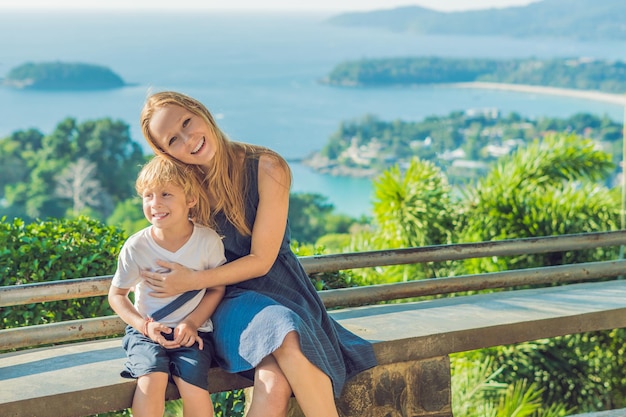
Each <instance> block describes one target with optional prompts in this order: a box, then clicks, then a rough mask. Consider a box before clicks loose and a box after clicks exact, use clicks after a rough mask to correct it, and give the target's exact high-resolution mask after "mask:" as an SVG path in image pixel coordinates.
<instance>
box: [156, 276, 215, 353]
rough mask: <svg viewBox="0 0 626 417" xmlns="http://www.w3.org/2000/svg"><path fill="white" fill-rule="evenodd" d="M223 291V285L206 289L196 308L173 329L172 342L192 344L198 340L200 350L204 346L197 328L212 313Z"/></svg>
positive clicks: (180, 344) (176, 344)
mask: <svg viewBox="0 0 626 417" xmlns="http://www.w3.org/2000/svg"><path fill="white" fill-rule="evenodd" d="M225 292H226V288H225V287H216V288H209V289H208V290H206V293H205V294H204V297H202V300H200V303H199V304H198V305H197V306H196V308H195V309H194V310H193V311H192V312H191V313H189V315H188V316H187V317H185V318H184V320H182V321H181V322H180V323H179V324H178V326H176V328H175V329H174V340H173V342H174V344H175V346H176V347H179V346H192V345H193V344H194V343H195V342H198V345H199V346H200V350H202V349H203V348H204V341H203V340H202V338H201V337H200V336H198V328H199V327H200V326H202V325H203V324H204V323H205V322H206V321H207V319H208V318H209V317H211V316H212V315H213V313H214V312H215V309H216V308H217V305H218V304H219V303H220V301H222V298H223V297H224V293H225ZM168 347H169V346H168Z"/></svg>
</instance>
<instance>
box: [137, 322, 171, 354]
mask: <svg viewBox="0 0 626 417" xmlns="http://www.w3.org/2000/svg"><path fill="white" fill-rule="evenodd" d="M144 329H145V335H146V336H147V337H149V338H150V339H151V340H152V341H154V342H156V343H158V344H159V345H161V346H163V347H165V348H168V349H171V348H172V347H177V346H171V345H172V344H173V341H168V340H167V339H165V337H164V336H163V334H170V333H172V329H170V328H169V327H167V326H164V325H162V324H161V323H159V322H158V321H146V323H145V328H144Z"/></svg>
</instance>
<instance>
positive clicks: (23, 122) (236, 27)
mask: <svg viewBox="0 0 626 417" xmlns="http://www.w3.org/2000/svg"><path fill="white" fill-rule="evenodd" d="M328 17H329V15H327V14H294V13H285V14H279V13H272V14H269V13H267V14H262V13H261V14H246V13H238V14H235V13H225V12H220V13H215V12H213V13H211V12H197V11H186V12H185V13H172V12H168V13H165V12H162V13H156V12H153V13H146V12H119V13H114V12H106V13H102V12H98V13H89V12H79V11H76V12H55V11H49V12H45V13H43V12H32V11H31V12H17V11H15V12H7V11H3V13H2V14H0V51H1V52H0V77H4V76H5V75H6V74H7V73H8V72H9V70H10V69H11V68H13V67H15V66H17V65H20V64H22V63H24V62H44V61H64V62H86V63H92V64H99V65H104V66H107V67H109V68H111V69H112V70H113V71H115V72H116V73H117V74H119V75H120V76H121V77H122V78H123V79H124V80H125V81H126V82H127V83H133V85H132V86H129V87H125V88H122V89H118V90H112V91H94V92H35V91H15V90H9V89H5V88H0V137H4V136H6V135H9V134H11V133H12V132H14V131H16V130H21V129H28V128H36V129H39V130H40V131H42V132H43V133H44V134H45V133H49V132H51V131H52V129H54V127H55V126H56V124H57V123H58V122H60V121H61V120H62V119H64V118H66V117H74V118H76V119H77V120H78V121H79V122H82V121H85V120H91V119H97V118H103V117H112V118H114V119H121V120H123V121H125V122H126V123H128V124H129V126H130V128H131V135H132V137H133V139H135V140H136V141H138V142H140V143H143V139H142V136H141V131H140V127H139V123H138V118H139V111H140V109H141V107H142V104H143V101H144V99H145V97H146V96H147V95H148V94H149V93H150V92H151V91H160V90H164V89H173V90H179V91H182V92H185V93H187V94H190V95H192V96H194V97H196V98H198V99H200V100H201V101H203V102H204V103H205V104H206V105H207V107H208V108H209V109H210V110H211V111H212V112H213V113H214V115H215V116H216V118H217V119H218V123H219V124H220V126H221V127H222V129H223V130H224V131H225V132H226V133H227V134H228V135H229V136H230V137H231V139H233V140H240V141H246V142H252V143H258V144H262V145H265V146H268V147H271V148H273V149H274V150H276V151H278V152H280V153H281V154H282V155H284V156H285V157H286V158H288V159H289V160H290V161H292V162H291V167H292V169H293V178H294V183H293V191H299V192H315V193H320V194H323V195H325V196H326V197H327V198H328V201H329V202H331V203H332V204H334V206H335V208H336V210H337V211H338V212H341V213H346V214H349V215H353V216H360V215H362V214H365V215H367V214H369V213H370V212H371V191H372V184H371V180H369V179H358V178H341V177H332V176H327V175H321V174H317V173H315V172H313V171H311V170H310V169H309V168H307V167H305V166H303V165H301V164H299V163H298V162H297V160H298V159H300V158H303V157H306V156H307V155H309V154H310V153H311V152H314V151H317V150H319V149H321V148H322V147H323V146H324V144H325V143H326V141H327V139H328V138H329V136H330V135H332V134H333V132H335V131H336V130H337V129H338V127H339V125H340V123H341V122H342V121H344V120H352V119H356V118H360V117H363V116H364V115H366V114H373V115H376V116H378V117H379V118H381V119H384V120H394V119H402V120H412V121H419V120H421V119H423V118H424V117H426V116H429V115H447V114H449V113H450V112H451V111H455V110H466V109H470V108H494V107H495V108H498V109H500V110H501V111H502V112H504V113H505V114H506V113H509V112H512V111H515V112H518V113H520V114H522V115H524V116H529V117H541V116H552V117H567V116H570V115H572V114H575V113H578V112H589V113H595V114H598V115H604V114H606V115H608V116H609V117H611V118H612V119H614V120H617V121H622V120H623V109H622V108H621V107H620V106H617V105H612V104H606V103H601V102H595V101H588V100H583V99H575V98H565V97H556V96H548V95H537V94H528V93H519V92H506V91H492V90H475V89H457V88H448V87H440V86H439V87H437V86H423V87H412V88H362V89H350V88H337V87H330V86H326V85H323V84H321V83H319V80H320V79H321V78H323V77H324V76H325V75H327V74H328V73H329V72H330V71H331V69H332V68H333V67H334V65H335V64H337V63H339V62H341V61H343V60H348V59H359V58H377V57H397V56H434V55H437V56H451V57H497V58H509V57H556V56H560V57H581V56H584V57H595V58H608V59H624V57H626V44H624V43H623V42H621V43H620V42H606V41H603V42H575V41H569V40H533V39H508V38H501V37H471V36H418V35H413V34H401V33H390V32H384V31H380V30H372V29H364V28H345V27H336V26H332V25H329V24H327V23H326V19H327V18H328ZM146 149H147V148H146Z"/></svg>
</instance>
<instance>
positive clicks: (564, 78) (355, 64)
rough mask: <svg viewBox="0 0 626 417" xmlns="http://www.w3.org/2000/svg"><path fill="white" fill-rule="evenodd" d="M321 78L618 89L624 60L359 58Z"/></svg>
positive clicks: (624, 83) (622, 86)
mask: <svg viewBox="0 0 626 417" xmlns="http://www.w3.org/2000/svg"><path fill="white" fill-rule="evenodd" d="M321 82H322V83H326V84H330V85H336V86H349V87H351V86H354V87H360V86H361V87H367V86H393V85H400V86H406V85H420V84H453V83H499V84H518V85H528V86H542V87H555V88H566V89H575V90H586V91H599V92H604V93H611V94H624V93H625V92H626V62H623V61H607V60H599V59H591V58H555V59H534V58H530V59H506V60H497V59H476V58H444V57H407V58H381V59H361V60H356V61H347V62H342V63H339V64H338V65H336V66H335V68H334V69H333V70H332V71H331V72H330V73H329V74H328V76H326V77H325V78H323V79H322V80H321Z"/></svg>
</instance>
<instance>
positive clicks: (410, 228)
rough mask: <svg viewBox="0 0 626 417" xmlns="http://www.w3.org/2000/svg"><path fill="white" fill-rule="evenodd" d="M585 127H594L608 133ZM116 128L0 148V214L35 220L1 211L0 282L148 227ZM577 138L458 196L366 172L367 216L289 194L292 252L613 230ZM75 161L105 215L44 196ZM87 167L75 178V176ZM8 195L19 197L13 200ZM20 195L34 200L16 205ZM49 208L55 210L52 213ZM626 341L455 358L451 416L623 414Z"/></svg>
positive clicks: (607, 158) (5, 320)
mask: <svg viewBox="0 0 626 417" xmlns="http://www.w3.org/2000/svg"><path fill="white" fill-rule="evenodd" d="M583 119H584V118H583ZM588 120H590V121H591V122H592V123H590V125H594V126H595V125H596V124H597V125H598V126H604V127H606V126H608V125H610V123H608V122H602V121H601V120H600V121H598V120H596V119H588ZM569 123H570V124H572V122H571V121H570V122H569ZM581 123H582V122H581ZM546 126H554V127H557V126H559V124H558V123H557V124H552V123H547V124H546ZM107 132H109V133H110V132H112V133H110V134H109V133H107ZM125 132H126V130H125V129H124V126H122V125H119V124H117V123H116V122H113V121H110V120H104V121H95V122H92V121H90V122H85V123H84V124H78V123H76V122H75V121H73V120H71V119H68V120H65V121H63V122H62V123H61V124H60V125H59V126H58V127H57V129H55V131H54V132H53V134H51V135H49V136H45V135H42V134H40V133H38V132H37V131H33V130H30V131H26V132H16V133H15V134H13V135H11V136H10V137H8V138H5V139H3V140H2V141H0V149H1V150H2V152H0V155H1V156H2V158H4V159H3V162H2V163H3V164H4V163H5V162H7V163H12V165H11V166H12V169H11V170H9V171H8V172H7V176H6V177H2V178H3V181H5V183H4V190H5V191H4V194H3V198H4V199H5V203H3V204H4V206H3V209H7V208H12V209H14V210H15V209H16V208H17V207H19V208H21V209H23V211H22V212H27V213H28V211H27V209H28V210H31V211H30V213H32V214H33V216H32V218H28V217H27V218H26V219H22V218H20V217H19V216H12V217H10V218H9V217H8V216H5V217H3V219H2V221H1V222H0V253H1V254H2V255H1V256H0V276H2V277H3V279H4V282H3V283H2V284H3V285H14V284H20V283H30V282H42V281H47V280H53V279H72V278H79V277H86V276H96V275H109V274H112V273H113V271H114V269H115V263H116V256H117V253H118V252H119V249H120V247H121V244H122V243H123V241H124V239H125V238H126V237H127V236H128V234H129V233H131V232H132V231H133V230H136V228H138V227H142V225H143V224H145V223H141V220H142V214H141V210H140V208H139V204H138V201H137V200H134V197H133V190H132V183H133V181H134V176H135V172H136V169H138V166H139V165H140V164H141V163H142V162H143V161H144V160H145V156H144V155H143V154H142V152H141V150H140V149H138V148H136V147H135V145H133V144H132V143H129V142H128V138H127V135H126V133H125ZM587 133H588V132H587ZM587 136H588V137H585V136H584V135H580V134H577V133H574V130H573V129H571V128H570V129H566V131H561V132H557V131H552V132H550V133H546V134H544V135H538V136H537V137H536V138H535V139H532V140H530V139H528V140H526V141H524V142H523V143H521V144H519V146H518V147H516V149H515V150H514V151H513V152H512V153H511V154H509V155H507V156H504V157H501V158H499V159H496V160H494V161H492V163H491V164H490V165H489V167H488V169H486V172H485V174H484V175H482V176H481V177H479V178H476V179H474V180H470V181H467V182H466V184H465V185H464V187H462V188H458V187H457V188H455V187H453V186H452V185H451V183H450V181H449V179H448V176H447V174H446V171H445V170H444V169H443V168H442V167H441V166H439V165H438V164H437V163H435V162H433V161H431V160H425V159H421V158H420V157H419V156H413V157H412V158H411V159H410V160H407V161H404V162H403V163H402V164H400V163H396V164H392V165H390V166H389V167H388V168H386V169H385V170H383V171H382V172H381V174H379V175H378V176H377V177H375V179H374V202H373V206H372V217H371V218H369V219H367V218H364V219H359V220H358V221H357V220H355V219H348V218H345V217H344V216H337V215H334V213H333V207H332V206H331V205H330V204H328V203H327V202H326V200H325V198H324V197H322V196H319V195H315V194H313V195H311V194H294V195H292V198H291V202H292V203H291V204H292V209H293V210H294V211H292V212H290V217H291V219H290V221H291V222H292V225H293V226H294V237H295V241H294V244H293V248H294V250H295V251H296V253H297V254H298V255H314V254H321V253H329V252H347V251H368V250H379V249H391V248H402V247H411V246H425V245H440V244H449V243H458V242H473V241H489V240H501V239H513V238H521V237H531V236H532V237H535V236H549V235H560V234H570V233H583V232H590V231H608V230H616V229H619V228H622V225H621V221H620V213H621V208H620V200H621V198H620V192H619V191H620V190H618V189H617V188H616V187H612V186H611V182H610V181H608V179H607V178H608V177H609V176H611V175H613V174H614V173H615V161H614V157H613V156H612V155H611V153H610V152H607V151H606V150H605V149H604V148H602V147H601V146H598V143H599V142H598V141H597V140H595V139H592V138H591V137H590V135H587ZM113 138H115V139H117V141H115V143H117V145H118V146H116V147H113V149H115V152H112V153H104V154H102V155H100V154H98V153H97V152H94V153H89V152H90V150H93V149H102V148H101V147H102V146H104V143H109V142H107V141H112V140H113ZM31 140H32V143H30V142H29V141H31ZM18 145H19V146H18ZM55 158H57V159H60V160H61V161H63V163H57V162H56V161H55ZM81 159H82V160H86V162H87V165H89V164H93V165H94V166H95V168H93V170H92V171H91V174H90V175H84V176H82V177H81V176H79V175H75V176H77V177H79V178H83V180H85V179H92V180H93V179H95V178H98V179H101V181H102V182H99V183H98V184H95V185H94V184H93V183H92V186H93V187H96V188H98V190H100V194H106V195H108V199H109V201H115V202H117V203H116V204H115V205H113V204H110V205H108V206H106V207H108V210H104V209H103V206H102V205H90V203H89V201H91V200H89V199H83V200H84V202H85V204H84V205H82V206H81V205H79V204H78V203H77V202H76V201H75V200H73V199H71V198H69V197H68V194H62V193H61V194H59V193H57V191H55V193H45V192H43V191H42V190H46V189H47V190H58V188H57V187H59V185H58V183H63V182H65V183H71V182H72V181H69V179H67V178H66V179H63V178H64V174H63V173H64V170H63V168H64V167H67V166H72V165H75V166H79V165H80V163H82V162H80V160H81ZM100 166H113V167H117V169H118V170H120V171H124V173H125V175H121V176H118V177H117V183H116V184H108V183H107V182H106V181H107V180H108V178H105V177H106V176H107V175H110V174H109V172H111V171H109V170H108V169H105V170H103V171H98V170H99V169H100V168H99V167H100ZM84 171H85V170H84V169H74V172H76V173H78V172H84ZM94 172H99V174H97V175H95V174H94ZM85 181H86V180H85ZM87 182H88V183H89V181H87ZM31 183H32V184H31ZM35 184H41V185H40V188H37V189H36V190H38V192H33V191H31V188H33V187H32V185H35ZM79 188H80V187H78V188H77V189H79ZM87 188H89V187H87ZM29 192H30V193H31V194H27V193H29ZM77 193H78V191H77ZM78 194H80V193H78ZM19 195H22V197H21V198H15V197H14V196H19ZM80 195H82V194H80ZM86 195H89V194H86ZM96 195H98V193H96ZM25 196H28V198H26V197H25ZM46 197H47V198H46ZM30 199H32V200H34V201H33V202H32V203H31V204H30V205H29V204H26V203H27V201H29V200H30ZM79 200H80V199H79ZM95 201H98V200H95ZM9 203H10V204H9ZM49 209H51V210H53V211H51V212H49V214H48V215H47V216H46V218H45V219H43V220H41V219H39V217H38V216H39V214H41V213H45V212H46V211H45V210H49ZM15 212H17V210H15ZM52 213H58V215H57V217H55V216H52V215H51V214H52ZM124 213H126V216H127V217H126V219H127V223H125V227H128V228H129V229H126V228H121V227H120V225H113V224H107V223H108V221H109V219H111V218H116V219H118V220H119V219H122V218H124ZM298 213H300V216H301V217H299V215H298ZM326 220H328V221H326ZM617 256H618V248H605V249H601V250H600V249H598V250H586V251H577V252H569V251H568V252H557V253H554V254H547V255H534V256H511V257H498V258H488V259H474V260H467V261H450V262H439V263H429V264H423V265H404V266H392V267H380V268H370V269H367V268H366V269H360V270H355V271H351V272H350V273H343V272H339V273H334V274H322V275H319V276H314V277H311V278H312V280H313V283H314V285H315V286H316V288H318V289H319V290H323V289H326V288H337V287H346V286H354V285H367V284H377V283H388V282H398V281H408V280H416V279H424V278H433V277H445V276H458V275H464V274H472V273H477V272H486V271H502V270H507V269H515V268H527V267H533V266H539V265H541V266H543V265H559V264H563V263H575V262H586V261H591V260H610V259H615V258H616V257H617ZM68 265H69V266H68ZM456 295H461V294H456ZM105 314H112V312H110V310H109V309H108V306H107V305H106V302H105V301H104V300H103V298H102V297H99V298H98V297H95V298H94V299H92V300H83V301H80V302H79V301H70V302H65V303H62V302H54V303H49V305H46V306H45V308H43V309H37V311H35V310H33V306H29V305H26V306H16V307H12V308H6V309H3V310H2V313H1V317H2V327H3V328H9V327H15V326H22V325H29V324H40V323H46V322H53V321H57V320H64V319H69V318H82V317H94V316H99V315H105ZM625 338H626V334H625V333H624V331H623V330H620V329H617V330H614V331H608V332H594V333H585V334H579V335H570V336H565V337H561V338H555V339H546V340H539V341H534V342H528V343H524V344H519V345H515V346H500V347H494V348H490V349H484V350H481V351H475V352H465V353H463V354H458V355H454V357H453V358H452V367H453V387H454V390H453V407H454V409H455V415H456V416H459V417H460V416H467V417H474V416H476V415H481V416H483V415H484V416H491V417H500V416H512V415H516V416H522V415H524V416H532V417H553V416H554V417H556V416H564V415H566V413H568V412H571V411H572V410H576V411H578V412H587V411H593V410H599V409H607V408H618V407H624V406H626V378H624V377H623V369H624V368H625V365H626V363H624V359H623V358H624V354H623V349H624V347H623V346H624V345H625V343H624V342H625V341H626V340H625ZM220 395H222V397H223V398H222V397H219V398H218V397H216V398H215V400H216V404H219V406H218V407H222V408H218V409H219V410H221V411H220V412H221V413H224V414H218V415H226V414H228V412H227V411H225V410H226V408H228V407H238V408H237V409H238V410H240V409H241V407H242V404H243V399H242V393H241V392H232V393H225V394H220ZM172 407H175V405H172ZM225 407H226V408H225ZM477 413H478V414H477ZM231 415H238V414H231Z"/></svg>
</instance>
